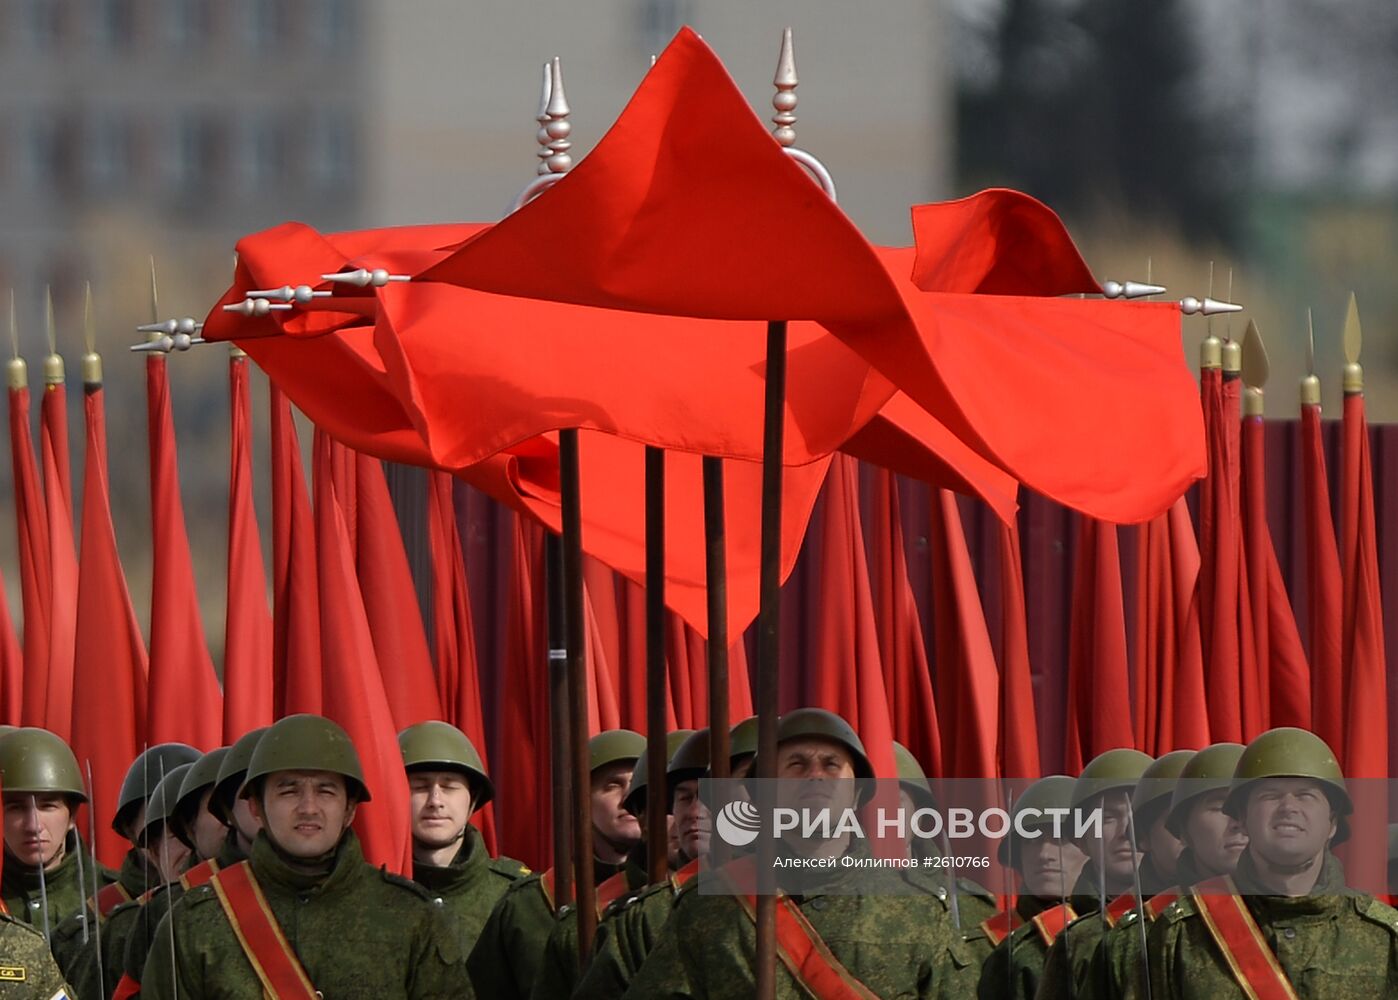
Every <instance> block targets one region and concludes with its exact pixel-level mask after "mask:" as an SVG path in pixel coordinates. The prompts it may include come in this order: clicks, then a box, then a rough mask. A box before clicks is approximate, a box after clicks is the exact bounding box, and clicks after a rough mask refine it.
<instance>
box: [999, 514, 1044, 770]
mask: <svg viewBox="0 0 1398 1000" xmlns="http://www.w3.org/2000/svg"><path fill="white" fill-rule="evenodd" d="M1000 587H1001V597H1000V612H1001V623H1000V649H1001V653H1000V686H1001V696H1000V728H999V746H1000V773H1001V775H1003V776H1004V777H1006V778H1038V777H1039V776H1040V775H1041V774H1042V773H1043V771H1042V766H1041V764H1040V762H1039V726H1038V719H1037V716H1036V715H1035V714H1034V688H1033V679H1032V672H1031V669H1030V664H1029V624H1028V615H1027V614H1026V612H1025V606H1024V561H1023V559H1022V558H1021V556H1020V551H1019V526H1018V524H1017V523H1016V522H1015V521H1010V522H1009V523H1008V524H1006V523H1005V522H1003V521H1002V522H1001V523H1000Z"/></svg>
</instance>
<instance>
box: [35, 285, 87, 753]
mask: <svg viewBox="0 0 1398 1000" xmlns="http://www.w3.org/2000/svg"><path fill="white" fill-rule="evenodd" d="M49 308H50V314H49V323H50V330H51V329H52V322H53V320H52V304H50V307H49ZM44 368H45V372H44V399H43V402H42V403H41V404H40V413H39V440H40V452H41V454H42V456H43V457H42V462H43V470H44V520H45V522H46V523H47V524H48V536H49V551H48V561H49V586H50V591H49V670H48V683H47V689H46V692H45V703H44V713H43V719H44V722H43V726H44V728H46V729H49V730H51V731H52V732H55V733H57V734H58V735H59V736H61V737H63V739H65V740H66V739H68V738H69V736H71V735H72V734H71V732H70V731H69V727H70V725H71V724H72V721H73V642H74V634H75V630H76V628H77V615H78V552H77V546H76V544H75V543H74V541H73V478H72V471H71V466H70V464H69V461H68V391H67V388H66V387H65V386H64V384H63V361H62V359H61V358H59V357H58V355H56V354H50V355H49V357H48V358H47V359H45V361H44Z"/></svg>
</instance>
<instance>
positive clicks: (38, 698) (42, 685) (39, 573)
mask: <svg viewBox="0 0 1398 1000" xmlns="http://www.w3.org/2000/svg"><path fill="white" fill-rule="evenodd" d="M17 360H18V359H16V361H17ZM22 363H23V362H19V364H22ZM11 366H12V367H11V371H10V379H11V382H10V461H11V463H12V467H13V469H14V491H15V526H16V528H17V529H18V532H19V582H20V598H21V602H22V605H23V609H24V685H23V690H22V691H21V696H22V698H23V703H22V706H21V707H20V710H19V713H18V715H19V717H18V718H17V719H15V723H16V724H18V723H21V722H22V723H23V724H24V725H26V726H42V725H43V724H44V714H45V712H46V711H47V709H48V677H49V619H50V611H49V596H50V594H52V592H53V575H52V572H51V569H50V562H49V530H48V522H47V520H46V518H45V515H44V500H43V494H42V493H41V492H40V489H39V472H38V469H37V468H36V466H35V464H34V446H33V444H32V443H31V441H30V437H29V388H28V386H27V385H25V384H23V382H22V381H21V382H20V384H18V385H16V384H15V379H16V377H17V373H16V371H15V366H16V362H15V361H12V362H11ZM22 370H23V369H20V371H21V372H22ZM19 377H20V378H21V379H22V376H19Z"/></svg>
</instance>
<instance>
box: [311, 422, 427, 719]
mask: <svg viewBox="0 0 1398 1000" xmlns="http://www.w3.org/2000/svg"><path fill="white" fill-rule="evenodd" d="M341 452H345V453H347V454H348V457H349V459H350V460H352V461H353V462H354V464H355V469H356V474H355V476H354V482H355V484H356V485H355V496H356V502H357V504H358V507H357V517H356V520H357V521H358V523H359V532H358V539H359V541H358V545H359V548H358V557H357V559H356V561H355V562H356V565H357V566H358V569H359V588H360V592H361V593H362V594H363V597H364V610H365V613H366V614H367V615H368V618H369V633H370V635H371V636H372V637H373V640H374V654H375V656H376V657H377V659H378V662H379V666H380V667H382V668H383V669H384V670H385V671H386V673H385V674H384V679H383V683H384V690H386V691H387V692H388V707H389V710H390V711H391V712H392V714H393V724H394V725H395V726H396V727H397V728H398V729H400V730H402V729H406V728H407V727H408V726H411V725H414V724H415V723H418V722H425V721H427V720H428V719H441V718H443V717H444V716H443V714H442V703H441V699H440V698H439V697H438V695H437V679H436V677H435V676H434V675H433V673H432V654H431V653H430V652H428V649H427V631H426V629H424V628H423V624H422V608H421V606H420V605H419V604H418V600H417V590H416V588H415V587H414V586H413V574H412V570H411V569H409V568H408V553H407V551H406V550H405V549H404V548H403V534H402V531H401V530H400V529H399V527H398V517H397V515H396V514H394V512H393V499H392V498H391V497H390V496H389V494H388V480H387V479H386V478H384V471H383V463H382V462H380V461H379V460H378V459H377V458H371V457H370V456H368V455H362V454H359V453H357V452H352V451H350V449H348V448H344V447H343V446H337V447H334V448H332V449H331V453H332V455H338V454H339V453H341ZM336 496H337V497H338V496H339V494H338V493H337V494H336Z"/></svg>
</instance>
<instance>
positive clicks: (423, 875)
mask: <svg viewBox="0 0 1398 1000" xmlns="http://www.w3.org/2000/svg"><path fill="white" fill-rule="evenodd" d="M528 874H529V868H528V867H527V866H525V865H523V864H521V863H520V862H518V861H515V860H514V859H513V858H491V856H490V854H489V853H488V852H487V851H486V849H485V841H483V840H482V839H481V835H480V834H479V833H478V832H477V831H476V828H475V827H473V826H467V827H466V836H465V837H464V838H463V839H462V841H461V848H460V850H458V851H457V852H456V857H455V858H454V859H453V860H452V862H451V864H449V865H446V866H444V867H439V866H437V865H425V864H422V863H420V862H414V863H413V881H415V882H416V883H417V884H418V885H420V886H422V887H423V888H424V889H426V890H427V891H428V892H429V893H431V894H432V897H433V899H434V901H438V902H440V904H441V905H442V906H443V907H445V909H446V912H447V915H448V916H449V917H451V921H452V924H453V925H454V926H455V927H456V931H457V935H458V937H459V938H460V941H461V948H462V952H463V953H464V954H468V955H469V954H470V952H471V949H472V948H474V947H475V945H476V939H477V938H479V937H480V936H481V928H482V927H484V926H485V921H486V918H488V917H489V916H490V911H491V910H492V909H493V908H494V907H495V904H496V903H498V902H499V901H500V898H501V897H502V896H504V895H505V890H507V889H508V888H509V887H510V886H511V885H513V884H514V883H515V882H516V881H518V880H519V879H521V878H523V877H524V876H525V875H528Z"/></svg>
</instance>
